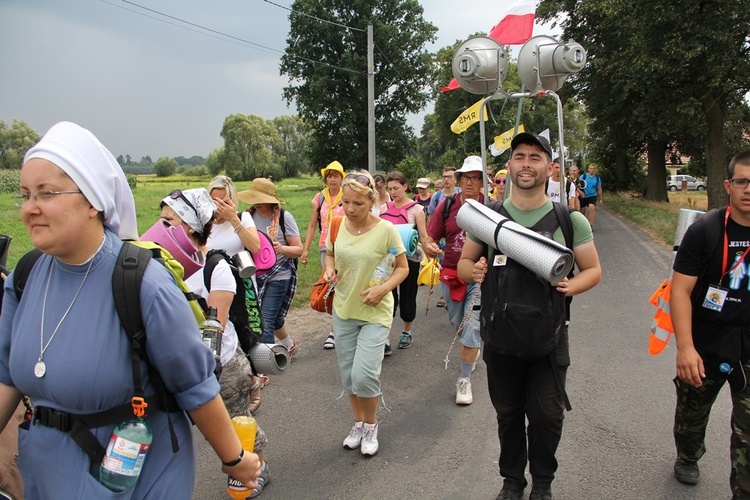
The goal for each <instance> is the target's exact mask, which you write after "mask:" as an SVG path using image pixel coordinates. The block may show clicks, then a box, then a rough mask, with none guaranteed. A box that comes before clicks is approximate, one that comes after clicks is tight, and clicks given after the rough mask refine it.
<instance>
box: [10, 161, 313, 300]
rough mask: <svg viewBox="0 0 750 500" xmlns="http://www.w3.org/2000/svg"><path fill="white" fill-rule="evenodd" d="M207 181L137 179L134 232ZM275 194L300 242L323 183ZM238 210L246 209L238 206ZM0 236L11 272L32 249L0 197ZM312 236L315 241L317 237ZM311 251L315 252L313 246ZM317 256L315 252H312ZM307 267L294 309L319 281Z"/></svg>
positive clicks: (291, 183) (299, 182) (288, 182)
mask: <svg viewBox="0 0 750 500" xmlns="http://www.w3.org/2000/svg"><path fill="white" fill-rule="evenodd" d="M210 180H211V178H210V177H185V176H175V177H161V178H160V177H155V176H153V175H144V176H138V186H137V187H136V189H135V190H134V191H133V194H134V196H135V203H136V211H137V215H138V232H139V233H143V232H145V231H146V230H147V229H148V228H150V227H151V226H152V225H153V224H154V222H156V220H157V219H158V218H159V213H160V209H159V202H160V201H161V199H162V198H164V197H165V196H167V195H168V194H169V193H170V192H171V191H172V190H174V189H190V188H195V187H207V186H208V183H209V182H210ZM249 187H250V181H246V182H238V183H237V188H238V190H240V191H241V190H243V189H248V188H249ZM276 187H277V191H278V192H279V194H280V196H281V198H283V199H284V201H285V202H286V204H285V205H284V208H285V209H286V210H288V211H289V212H290V213H292V214H293V215H294V218H295V219H296V221H297V224H298V225H299V227H300V233H301V234H302V239H303V240H304V235H305V231H306V229H307V224H308V222H309V220H310V215H311V212H312V205H311V204H310V201H311V200H312V197H313V196H314V195H315V193H317V192H318V191H320V190H321V189H323V182H322V180H321V179H320V178H319V177H318V178H312V177H297V178H293V179H285V180H283V181H281V182H279V183H278V184H277V185H276ZM239 208H240V209H241V210H244V209H246V208H247V205H245V204H244V203H242V202H240V207H239ZM0 220H2V224H0V233H2V234H9V235H11V236H12V237H13V242H12V243H11V246H10V251H9V254H8V267H9V268H10V269H12V268H13V267H14V266H15V265H16V262H18V259H20V258H21V256H22V255H23V254H25V253H26V252H28V251H29V250H31V249H32V248H33V246H32V245H31V242H30V240H29V237H28V234H27V233H26V229H25V228H24V227H23V224H22V223H21V220H20V218H19V215H18V208H17V207H15V205H14V203H13V199H12V198H11V194H9V193H2V194H0ZM318 236H319V234H318V235H316V237H318ZM313 248H317V246H314V247H313ZM314 255H315V256H317V251H315V254H314ZM310 262H311V264H310V265H309V266H302V265H300V272H299V284H298V288H297V295H296V297H295V300H294V303H293V305H294V306H298V305H301V304H303V303H307V301H308V300H309V294H310V287H312V284H313V283H314V282H315V281H317V279H318V278H319V277H320V264H316V263H317V262H318V259H317V258H312V259H310Z"/></svg>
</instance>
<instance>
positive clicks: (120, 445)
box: [99, 418, 153, 492]
mask: <svg viewBox="0 0 750 500" xmlns="http://www.w3.org/2000/svg"><path fill="white" fill-rule="evenodd" d="M152 438H153V435H152V434H151V426H150V425H149V423H148V421H147V420H146V419H145V418H132V419H130V420H126V421H124V422H122V423H120V424H117V426H115V429H114V431H112V437H111V438H110V440H109V446H107V452H106V454H105V455H104V460H103V461H102V465H101V467H100V468H99V482H100V483H102V484H103V485H104V486H106V487H107V488H109V489H110V490H112V491H114V492H121V491H125V490H126V489H128V488H130V487H131V486H133V485H134V484H135V483H136V482H137V481H138V476H139V475H140V473H141V469H143V463H144V462H145V461H146V455H147V454H148V450H149V448H150V447H151V440H152Z"/></svg>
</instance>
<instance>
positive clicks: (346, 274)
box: [326, 220, 406, 328]
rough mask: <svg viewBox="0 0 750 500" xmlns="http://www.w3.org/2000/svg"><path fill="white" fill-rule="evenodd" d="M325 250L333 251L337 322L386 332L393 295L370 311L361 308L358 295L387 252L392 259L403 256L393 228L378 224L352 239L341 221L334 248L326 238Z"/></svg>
mask: <svg viewBox="0 0 750 500" xmlns="http://www.w3.org/2000/svg"><path fill="white" fill-rule="evenodd" d="M326 248H327V249H328V250H329V251H330V250H333V253H334V258H335V262H336V272H337V276H338V280H339V282H338V283H337V284H336V292H335V294H334V297H333V308H334V309H335V311H336V315H337V316H338V317H339V318H341V319H357V320H360V321H367V322H368V323H380V324H381V325H383V326H385V327H387V328H390V327H391V323H392V322H393V295H392V294H390V293H389V294H387V295H386V296H385V297H383V300H382V301H380V303H379V304H378V305H377V306H375V307H373V306H368V305H364V304H363V303H362V297H360V296H359V294H360V293H361V292H362V291H363V290H366V289H367V288H368V286H369V284H370V277H371V276H372V273H373V271H375V268H376V267H377V265H378V264H379V263H380V261H381V260H382V259H383V257H384V256H385V254H387V253H388V251H389V250H390V249H391V248H395V249H396V255H401V254H402V253H405V252H406V248H405V247H404V243H403V241H402V240H401V235H399V233H398V231H397V230H396V228H395V227H394V226H393V224H391V223H390V222H388V221H386V220H381V221H380V222H378V223H377V224H376V225H375V227H373V228H372V229H370V230H369V231H367V232H366V233H365V234H360V235H354V234H351V233H350V232H349V231H347V229H346V220H342V221H341V227H340V228H339V233H338V236H337V237H336V245H335V248H333V249H332V248H331V240H330V238H329V239H327V240H326Z"/></svg>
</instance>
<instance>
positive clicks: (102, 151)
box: [23, 122, 138, 240]
mask: <svg viewBox="0 0 750 500" xmlns="http://www.w3.org/2000/svg"><path fill="white" fill-rule="evenodd" d="M32 158H41V159H43V160H47V161H50V162H52V163H54V164H55V165H57V166H58V167H59V168H60V170H62V171H63V172H65V173H66V174H67V175H68V176H69V177H70V178H71V179H73V182H75V183H76V185H77V186H78V189H80V190H81V192H82V193H83V196H85V197H86V200H88V202H89V203H91V206H92V207H94V208H95V209H96V210H98V211H100V212H102V214H103V215H104V227H106V228H108V229H109V230H111V231H112V232H113V233H115V234H117V235H118V236H119V237H120V238H122V239H124V240H137V239H138V224H137V220H136V216H135V201H134V200H133V193H132V192H131V191H130V186H128V181H127V179H125V174H124V173H123V171H122V168H121V167H120V165H119V164H118V163H117V160H115V157H114V156H112V153H110V152H109V150H108V149H107V148H105V147H104V145H103V144H102V143H101V142H99V139H97V138H96V137H95V136H94V134H92V133H91V132H89V131H88V130H86V129H85V128H83V127H81V126H79V125H76V124H75V123H71V122H60V123H58V124H56V125H53V126H52V128H50V129H49V130H48V131H47V133H46V134H44V137H42V140H40V141H39V142H38V143H37V144H36V145H35V146H33V147H32V148H31V149H29V150H28V152H27V153H26V156H25V157H24V159H23V161H24V163H26V162H27V161H29V160H31V159H32Z"/></svg>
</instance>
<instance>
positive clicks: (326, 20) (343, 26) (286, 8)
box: [263, 0, 367, 32]
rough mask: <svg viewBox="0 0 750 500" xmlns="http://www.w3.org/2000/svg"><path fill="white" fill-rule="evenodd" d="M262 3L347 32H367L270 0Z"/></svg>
mask: <svg viewBox="0 0 750 500" xmlns="http://www.w3.org/2000/svg"><path fill="white" fill-rule="evenodd" d="M263 1H264V2H266V3H268V4H271V5H273V6H275V7H278V8H280V9H284V10H288V11H289V12H291V13H293V14H297V15H298V16H305V17H309V18H310V19H315V20H316V21H320V22H321V23H328V24H333V25H334V26H338V27H340V28H346V29H348V30H354V31H361V32H365V31H367V30H363V29H362V28H355V27H354V26H347V25H346V24H341V23H337V22H334V21H329V20H328V19H322V18H320V17H316V16H313V15H312V14H308V13H306V12H300V11H298V10H294V9H292V8H290V7H285V6H283V5H279V4H277V3H274V2H272V1H271V0H263Z"/></svg>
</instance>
